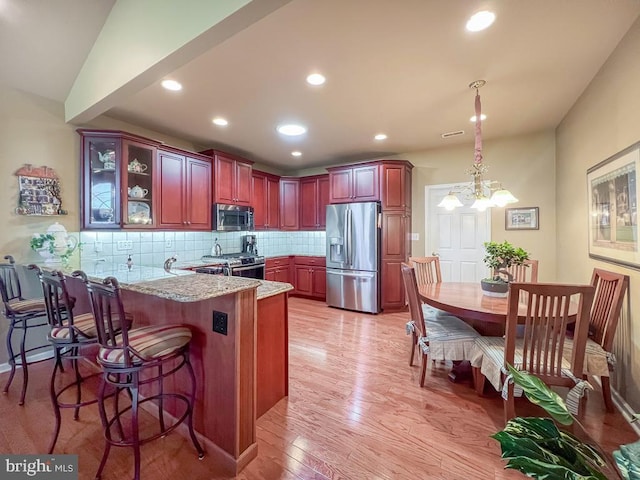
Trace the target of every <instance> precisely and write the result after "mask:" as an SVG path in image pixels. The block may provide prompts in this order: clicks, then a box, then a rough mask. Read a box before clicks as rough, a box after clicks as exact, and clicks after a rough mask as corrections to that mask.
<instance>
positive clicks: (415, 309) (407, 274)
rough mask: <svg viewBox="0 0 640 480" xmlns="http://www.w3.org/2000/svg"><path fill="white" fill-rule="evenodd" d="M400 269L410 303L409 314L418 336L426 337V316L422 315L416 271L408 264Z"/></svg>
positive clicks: (404, 264)
mask: <svg viewBox="0 0 640 480" xmlns="http://www.w3.org/2000/svg"><path fill="white" fill-rule="evenodd" d="M400 268H401V269H402V279H403V280H404V288H405V290H406V292H407V300H408V302H409V314H410V315H411V319H412V320H413V322H414V323H415V326H416V328H417V329H418V332H419V333H418V336H419V337H424V336H426V331H425V325H424V316H423V314H422V307H421V304H420V297H419V296H418V283H417V281H416V274H415V270H414V268H413V267H412V266H411V265H408V264H406V263H403V264H402V265H401V267H400Z"/></svg>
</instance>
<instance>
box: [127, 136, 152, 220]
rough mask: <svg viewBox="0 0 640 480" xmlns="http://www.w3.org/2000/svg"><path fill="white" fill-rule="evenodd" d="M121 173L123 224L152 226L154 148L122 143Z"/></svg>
mask: <svg viewBox="0 0 640 480" xmlns="http://www.w3.org/2000/svg"><path fill="white" fill-rule="evenodd" d="M122 148H123V150H124V158H123V160H124V162H123V172H124V175H125V177H126V182H124V184H123V194H125V193H126V197H127V208H126V210H124V211H123V213H122V215H123V224H124V225H129V226H131V227H149V226H153V225H154V218H153V212H154V209H153V201H154V196H155V192H154V182H153V177H154V173H155V172H154V164H155V162H154V159H155V156H156V153H155V150H156V149H155V148H153V147H149V146H148V145H144V144H138V143H133V142H129V141H124V142H123V144H122Z"/></svg>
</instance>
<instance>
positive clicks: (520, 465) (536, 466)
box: [505, 457, 607, 480]
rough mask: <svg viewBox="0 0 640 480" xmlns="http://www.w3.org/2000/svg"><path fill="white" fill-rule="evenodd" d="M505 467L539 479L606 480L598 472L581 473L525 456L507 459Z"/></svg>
mask: <svg viewBox="0 0 640 480" xmlns="http://www.w3.org/2000/svg"><path fill="white" fill-rule="evenodd" d="M505 468H512V469H514V470H518V471H519V472H522V473H524V474H525V475H527V476H528V477H531V478H537V479H539V480H607V477H605V476H604V475H602V474H598V475H597V476H596V475H581V474H579V473H576V472H573V471H571V470H570V469H568V468H566V467H563V466H560V465H552V464H549V463H545V462H541V461H539V460H536V459H533V458H526V457H515V458H511V459H509V461H508V462H507V465H506V467H505Z"/></svg>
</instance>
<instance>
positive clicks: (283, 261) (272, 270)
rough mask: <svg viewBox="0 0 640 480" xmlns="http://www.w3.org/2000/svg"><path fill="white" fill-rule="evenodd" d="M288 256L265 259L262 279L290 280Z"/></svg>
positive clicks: (285, 281)
mask: <svg viewBox="0 0 640 480" xmlns="http://www.w3.org/2000/svg"><path fill="white" fill-rule="evenodd" d="M290 270H291V267H290V257H272V258H267V259H266V260H265V268H264V279H265V280H271V281H273V282H284V283H293V282H291V275H290Z"/></svg>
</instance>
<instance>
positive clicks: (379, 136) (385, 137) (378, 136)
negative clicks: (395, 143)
mask: <svg viewBox="0 0 640 480" xmlns="http://www.w3.org/2000/svg"><path fill="white" fill-rule="evenodd" d="M373 138H375V139H376V140H386V139H387V136H386V135H385V134H384V133H379V134H377V135H376V136H375V137H373Z"/></svg>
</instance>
